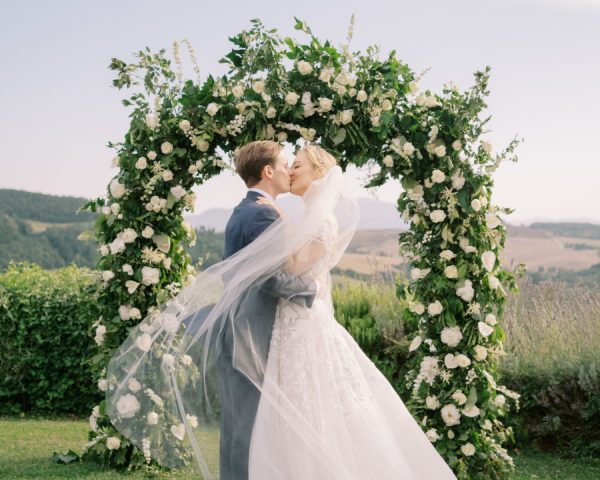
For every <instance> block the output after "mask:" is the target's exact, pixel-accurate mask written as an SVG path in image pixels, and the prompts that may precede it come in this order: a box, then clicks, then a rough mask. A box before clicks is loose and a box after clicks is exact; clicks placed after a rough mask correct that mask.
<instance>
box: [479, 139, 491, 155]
mask: <svg viewBox="0 0 600 480" xmlns="http://www.w3.org/2000/svg"><path fill="white" fill-rule="evenodd" d="M481 147H482V148H483V151H484V152H485V153H487V154H490V153H492V144H491V143H490V142H486V141H485V140H482V142H481Z"/></svg>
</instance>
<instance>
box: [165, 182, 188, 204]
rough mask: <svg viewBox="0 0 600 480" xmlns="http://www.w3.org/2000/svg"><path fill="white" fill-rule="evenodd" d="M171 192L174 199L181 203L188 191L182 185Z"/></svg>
mask: <svg viewBox="0 0 600 480" xmlns="http://www.w3.org/2000/svg"><path fill="white" fill-rule="evenodd" d="M169 191H170V192H171V195H173V197H174V198H175V201H179V200H181V199H182V198H183V197H185V196H186V195H187V190H186V189H185V188H183V187H182V186H181V185H177V186H175V187H171V188H170V190H169Z"/></svg>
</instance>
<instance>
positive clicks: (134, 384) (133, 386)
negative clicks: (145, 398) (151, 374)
mask: <svg viewBox="0 0 600 480" xmlns="http://www.w3.org/2000/svg"><path fill="white" fill-rule="evenodd" d="M127 388H129V390H131V391H132V392H133V393H135V392H137V391H139V390H140V388H142V386H141V385H140V382H138V381H137V380H136V379H135V378H130V379H129V381H128V382H127Z"/></svg>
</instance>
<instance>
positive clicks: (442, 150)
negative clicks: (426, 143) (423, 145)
mask: <svg viewBox="0 0 600 480" xmlns="http://www.w3.org/2000/svg"><path fill="white" fill-rule="evenodd" d="M434 152H435V154H436V155H437V156H438V157H443V156H444V155H446V147H445V146H444V145H438V146H437V147H435V150H434Z"/></svg>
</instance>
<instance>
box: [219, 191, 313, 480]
mask: <svg viewBox="0 0 600 480" xmlns="http://www.w3.org/2000/svg"><path fill="white" fill-rule="evenodd" d="M259 196H261V195H260V193H258V192H255V191H249V192H248V194H247V195H246V198H244V199H243V200H242V202H241V203H240V204H239V205H238V206H237V207H235V209H234V210H233V213H232V215H231V218H230V219H229V221H228V222H227V226H226V228H225V254H224V257H223V258H227V257H230V256H231V255H233V254H235V253H236V252H238V251H239V250H241V249H242V248H244V247H245V246H247V245H248V244H250V243H251V242H253V241H254V240H255V239H256V238H257V237H258V236H259V235H260V234H261V233H263V232H264V231H265V230H266V229H267V228H268V227H269V226H270V225H271V224H272V223H273V222H274V221H275V220H277V218H278V216H279V215H278V213H277V212H276V210H275V209H273V208H272V207H269V206H268V205H261V204H259V203H257V202H256V200H257V199H258V198H259ZM316 291H317V285H316V283H315V282H314V281H313V280H311V279H308V278H302V277H297V276H294V275H290V274H287V273H285V272H283V271H278V272H276V273H275V274H274V275H273V276H272V277H270V278H269V279H268V280H267V281H266V282H265V283H264V285H263V287H262V288H261V289H260V290H252V291H251V292H249V294H248V295H247V297H246V298H244V299H243V302H244V305H243V307H244V308H243V309H242V310H243V311H244V312H245V313H244V314H243V315H244V316H245V317H246V318H235V322H236V323H237V322H238V321H239V324H240V325H243V327H242V328H247V329H248V330H249V333H250V334H251V335H252V343H253V347H254V348H257V349H258V351H259V352H260V354H259V357H260V358H264V359H266V356H267V354H268V351H269V343H270V341H271V333H272V329H273V322H274V320H275V311H276V308H277V302H278V299H279V298H287V299H289V300H291V301H295V302H298V303H303V304H306V305H307V306H309V307H311V306H312V303H313V301H314V299H315V295H316ZM230 327H231V325H230V324H229V323H227V324H226V326H225V329H224V331H223V332H222V344H221V348H222V349H221V353H220V355H219V359H218V365H219V379H220V382H219V397H220V402H221V446H220V452H221V453H220V479H221V480H247V478H248V456H249V455H248V454H249V447H250V437H251V434H252V427H253V425H254V418H255V416H256V410H257V407H258V402H259V399H260V392H259V390H258V389H257V388H256V386H255V385H254V384H253V383H252V382H251V381H250V380H249V379H248V378H247V377H246V376H245V375H244V374H243V373H241V372H240V371H239V370H237V369H235V367H234V365H233V362H232V357H233V354H234V351H233V347H234V345H233V336H232V331H231V328H230ZM236 328H237V326H236Z"/></svg>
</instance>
